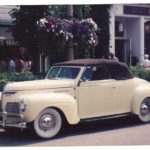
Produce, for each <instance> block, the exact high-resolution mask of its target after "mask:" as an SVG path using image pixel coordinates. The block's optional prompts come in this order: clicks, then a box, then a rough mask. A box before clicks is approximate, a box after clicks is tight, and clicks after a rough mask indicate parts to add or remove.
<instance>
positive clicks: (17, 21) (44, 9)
mask: <svg viewBox="0 0 150 150" xmlns="http://www.w3.org/2000/svg"><path fill="white" fill-rule="evenodd" d="M10 15H11V17H12V18H13V19H14V21H13V24H14V26H13V28H12V32H13V36H14V38H15V40H16V41H17V42H18V45H19V46H22V47H26V48H28V51H29V53H30V54H31V55H32V57H33V60H34V62H35V63H36V64H37V51H38V50H37V45H38V43H37V42H38V40H37V38H38V37H37V20H39V19H40V18H45V17H48V16H49V15H50V9H49V7H48V6H44V5H43V6H20V7H18V8H15V9H13V10H11V12H10ZM36 66H37V65H36ZM35 70H37V69H35Z"/></svg>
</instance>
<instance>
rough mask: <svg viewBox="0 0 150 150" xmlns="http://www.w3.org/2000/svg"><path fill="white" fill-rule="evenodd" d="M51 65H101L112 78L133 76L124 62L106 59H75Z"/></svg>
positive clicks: (129, 77)
mask: <svg viewBox="0 0 150 150" xmlns="http://www.w3.org/2000/svg"><path fill="white" fill-rule="evenodd" d="M53 66H102V67H106V68H107V69H108V70H109V72H110V74H111V76H112V78H114V79H131V78H133V75H132V73H131V72H130V70H129V68H128V66H127V65H126V64H125V63H122V62H117V61H114V60H108V59H76V60H71V61H65V62H60V63H56V64H54V65H53Z"/></svg>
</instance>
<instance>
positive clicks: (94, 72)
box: [82, 67, 110, 81]
mask: <svg viewBox="0 0 150 150" xmlns="http://www.w3.org/2000/svg"><path fill="white" fill-rule="evenodd" d="M106 79H110V74H109V71H108V70H107V68H105V67H89V68H86V70H85V72H84V74H83V76H82V80H89V81H94V80H106Z"/></svg>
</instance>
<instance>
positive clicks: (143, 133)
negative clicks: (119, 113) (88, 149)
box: [0, 117, 150, 147]
mask: <svg viewBox="0 0 150 150" xmlns="http://www.w3.org/2000/svg"><path fill="white" fill-rule="evenodd" d="M108 145H109V146H117V145H122V146H128V145H136V146H137V145H150V123H148V124H143V123H141V122H140V121H139V120H138V119H136V118H135V117H123V118H114V119H109V120H101V121H94V122H86V123H85V122H84V123H80V124H78V125H74V126H69V127H67V128H65V129H63V130H62V131H61V133H60V134H59V135H58V136H56V137H55V138H53V139H49V140H43V139H39V138H37V137H36V136H34V135H33V134H32V133H31V132H29V131H23V132H21V131H17V132H15V131H14V132H6V131H4V130H2V129H0V146H23V147H24V146H43V147H44V146H108Z"/></svg>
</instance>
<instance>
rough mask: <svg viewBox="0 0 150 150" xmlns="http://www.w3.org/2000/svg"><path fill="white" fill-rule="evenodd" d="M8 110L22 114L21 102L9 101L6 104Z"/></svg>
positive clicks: (8, 111)
mask: <svg viewBox="0 0 150 150" xmlns="http://www.w3.org/2000/svg"><path fill="white" fill-rule="evenodd" d="M6 112H7V113H12V114H20V110H19V103H16V102H8V103H7V104H6Z"/></svg>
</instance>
